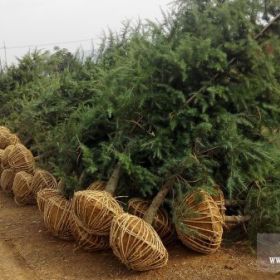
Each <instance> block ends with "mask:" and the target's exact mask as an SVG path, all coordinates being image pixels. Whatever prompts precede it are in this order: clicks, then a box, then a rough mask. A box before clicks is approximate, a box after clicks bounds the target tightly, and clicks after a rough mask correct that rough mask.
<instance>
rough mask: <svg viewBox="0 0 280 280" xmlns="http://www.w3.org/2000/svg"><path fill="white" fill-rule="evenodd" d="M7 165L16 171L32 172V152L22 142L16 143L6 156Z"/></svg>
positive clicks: (33, 162)
mask: <svg viewBox="0 0 280 280" xmlns="http://www.w3.org/2000/svg"><path fill="white" fill-rule="evenodd" d="M8 163H9V166H10V167H11V168H13V169H15V170H16V171H17V172H19V171H26V172H27V173H33V172H34V166H35V160H34V157H33V155H32V153H31V152H30V151H29V150H28V149H27V148H26V147H25V146H24V145H22V144H16V145H15V146H14V147H13V149H11V151H10V153H9V156H8Z"/></svg>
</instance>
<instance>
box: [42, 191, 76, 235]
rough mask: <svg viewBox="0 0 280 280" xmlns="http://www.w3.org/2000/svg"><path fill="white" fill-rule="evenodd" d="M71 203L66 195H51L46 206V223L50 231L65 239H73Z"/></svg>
mask: <svg viewBox="0 0 280 280" xmlns="http://www.w3.org/2000/svg"><path fill="white" fill-rule="evenodd" d="M70 212H71V203H70V202H69V201H68V200H67V199H65V198H64V197H57V196H53V197H50V198H49V199H48V200H47V201H46V204H45V207H44V223H45V226H46V228H47V229H48V231H49V232H50V233H51V234H52V235H54V236H56V237H58V238H60V239H63V240H73V237H72V234H71V231H70Z"/></svg>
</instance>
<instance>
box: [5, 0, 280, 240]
mask: <svg viewBox="0 0 280 280" xmlns="http://www.w3.org/2000/svg"><path fill="white" fill-rule="evenodd" d="M279 5H280V3H279V1H261V0H260V1H245V0H231V1H229V0H228V1H227V0H223V1H221V0H220V1H218V0H216V1H214V0H212V1H211V0H208V1H207V0H199V1H197V0H180V1H176V3H174V6H173V8H172V9H171V10H170V11H169V12H168V13H167V14H165V15H164V20H163V21H162V22H161V23H155V22H146V23H141V22H140V23H138V24H137V25H135V26H132V25H131V24H126V25H125V26H124V28H123V30H122V31H121V32H120V33H118V34H113V33H112V32H109V34H108V36H107V37H105V38H104V41H103V43H102V45H101V47H100V48H99V49H98V50H97V52H96V53H94V54H93V56H92V57H88V58H85V59H80V58H78V56H74V55H72V54H70V53H69V52H68V51H67V50H65V49H62V50H60V49H56V50H55V51H54V52H53V53H50V52H40V51H36V52H34V53H30V54H27V55H26V56H25V57H23V58H22V59H20V60H19V62H18V64H17V65H16V66H11V67H9V68H8V69H5V70H3V71H2V72H1V73H0V101H1V112H0V116H1V119H2V120H3V121H4V123H6V124H7V125H9V126H10V127H11V128H12V129H14V130H15V131H18V132H19V134H20V136H21V137H22V138H23V139H24V140H25V142H26V144H27V145H29V146H30V147H31V148H32V150H33V151H34V153H35V154H38V155H40V164H42V165H44V166H48V168H50V167H51V168H52V170H53V172H54V173H55V174H56V175H59V176H60V177H63V178H64V181H65V182H66V186H67V189H66V193H67V195H68V196H71V194H72V193H73V191H74V190H78V189H80V188H85V187H86V186H87V185H88V184H89V183H90V182H91V181H93V180H96V179H102V180H108V178H109V176H110V174H111V173H112V170H113V168H114V166H115V165H116V163H117V162H119V163H120V164H121V166H122V169H123V175H122V177H121V180H120V185H119V189H118V194H119V195H125V196H128V197H130V196H134V195H137V196H142V197H147V198H151V197H153V196H154V195H155V194H156V192H157V191H158V190H159V188H160V186H161V185H162V183H163V182H165V181H166V180H168V178H169V177H170V176H174V175H175V176H176V177H177V178H178V179H179V182H180V183H177V184H176V188H175V189H174V192H175V194H177V195H180V194H183V193H185V192H186V191H189V190H190V189H192V188H205V189H209V188H210V189H211V187H214V186H216V185H217V184H218V185H220V186H221V188H222V190H223V191H224V193H225V196H226V197H227V198H229V199H238V200H239V199H240V200H246V201H247V205H246V207H245V209H243V210H244V211H245V212H246V213H249V214H251V215H252V219H251V221H250V222H249V232H250V233H252V234H250V236H251V237H252V239H254V238H255V236H256V232H259V231H262V230H269V231H273V232H275V231H278V230H279V226H280V222H279V221H278V220H279V219H276V218H275V217H276V215H277V214H278V213H279V209H278V208H277V207H276V206H277V205H278V204H279V203H278V201H280V193H279V184H278V183H279V180H280V174H279V168H277V167H278V166H280V165H279V160H280V157H279V123H280V110H279V104H280V74H279V73H280V66H279V59H280V38H279V34H280V32H279V30H280V24H279V21H278V22H275V23H274V24H273V26H271V27H270V28H269V29H268V30H266V32H265V33H259V32H261V30H263V28H264V25H265V24H266V23H267V22H268V21H269V20H270V19H272V17H273V16H275V15H277V13H278V11H279V7H280V6H279ZM257 34H259V35H258V36H257ZM270 197H271V199H270ZM258 206H261V208H260V209H261V210H260V211H259V212H258V211H255V209H256V207H258ZM273 207H274V208H273ZM258 209H259V208H258ZM272 221H274V223H273V222H272Z"/></svg>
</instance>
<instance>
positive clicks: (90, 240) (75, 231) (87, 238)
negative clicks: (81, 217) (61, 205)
mask: <svg viewBox="0 0 280 280" xmlns="http://www.w3.org/2000/svg"><path fill="white" fill-rule="evenodd" d="M70 229H71V232H72V235H73V237H74V239H75V241H76V243H77V249H79V248H83V249H84V250H87V251H90V252H93V251H101V250H106V249H108V248H110V244H109V237H108V236H102V235H95V234H90V233H88V232H87V231H86V230H85V229H84V228H83V227H81V226H80V224H79V223H77V219H74V218H73V216H71V224H70Z"/></svg>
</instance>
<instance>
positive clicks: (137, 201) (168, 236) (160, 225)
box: [128, 198, 175, 244]
mask: <svg viewBox="0 0 280 280" xmlns="http://www.w3.org/2000/svg"><path fill="white" fill-rule="evenodd" d="M150 204H151V202H149V201H146V200H144V199H141V198H132V199H130V200H129V201H128V212H129V213H130V214H132V215H135V216H137V217H139V218H143V217H144V215H145V213H146V211H147V210H148V208H149V206H150ZM152 226H153V227H154V229H155V231H156V232H157V233H158V235H159V237H160V238H161V240H162V241H163V242H164V243H165V244H168V243H170V242H171V241H173V240H174V236H175V230H174V227H173V225H172V221H171V219H170V217H169V215H168V213H167V211H166V210H165V209H164V208H163V207H161V208H160V209H159V210H158V212H157V215H156V216H155V218H154V221H153V224H152Z"/></svg>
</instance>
